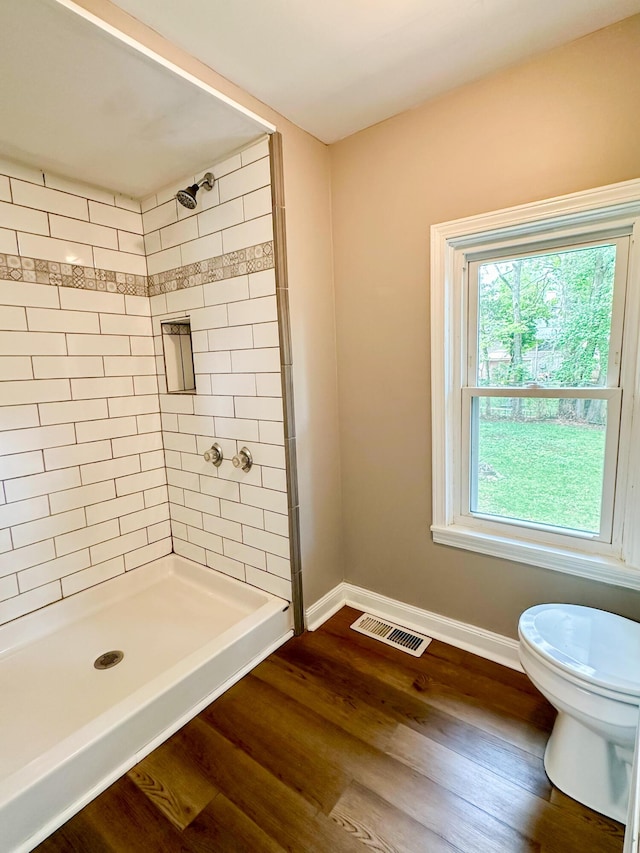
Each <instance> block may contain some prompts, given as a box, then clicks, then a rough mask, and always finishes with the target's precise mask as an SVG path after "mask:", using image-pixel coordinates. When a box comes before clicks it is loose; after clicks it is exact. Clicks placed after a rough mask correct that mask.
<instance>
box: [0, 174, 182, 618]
mask: <svg viewBox="0 0 640 853" xmlns="http://www.w3.org/2000/svg"><path fill="white" fill-rule="evenodd" d="M2 166H3V164H0V171H2ZM7 171H8V172H9V174H8V175H6V176H0V197H1V198H2V203H1V204H0V224H1V225H2V229H3V232H2V233H3V234H4V235H5V239H6V233H8V234H9V235H10V240H9V242H10V243H11V244H12V245H13V248H12V250H11V254H16V253H17V251H18V248H19V249H20V251H21V253H22V256H20V257H11V256H9V255H6V256H5V257H4V258H2V259H1V262H0V321H1V322H0V326H1V327H2V330H3V331H1V332H0V479H1V480H2V485H1V486H0V495H1V501H0V504H1V505H0V552H1V553H0V623H3V622H6V621H7V620H10V619H14V618H16V617H18V616H21V615H22V614H24V613H28V612H30V611H31V610H34V609H37V608H39V607H44V606H45V605H47V604H50V603H51V602H53V601H55V600H57V599H59V598H61V597H63V596H66V595H71V594H73V593H75V592H78V591H80V590H82V589H85V588H86V587H88V586H91V585H93V584H96V583H100V582H101V581H103V580H106V579H107V578H110V577H113V576H114V575H116V574H119V573H121V572H124V571H125V569H127V568H132V567H134V566H135V565H140V564H141V563H143V562H147V561H148V560H151V559H155V557H156V556H158V555H160V554H168V553H170V552H171V533H170V528H169V505H168V493H167V488H166V473H165V468H164V457H163V453H162V436H161V433H160V415H159V411H160V410H159V401H158V394H157V377H156V375H155V374H156V363H155V358H154V354H153V337H152V324H151V323H152V321H151V317H150V306H149V299H148V298H147V297H146V296H143V295H133V293H134V292H136V289H137V290H138V291H139V290H140V282H141V280H140V279H138V280H137V282H136V280H135V279H131V277H129V278H127V276H126V273H127V272H131V273H136V274H139V275H141V276H145V278H144V279H142V281H144V282H146V273H147V270H146V259H145V258H144V255H140V252H139V250H137V249H136V248H134V247H139V246H141V245H142V239H143V238H142V216H141V213H140V207H139V204H138V203H136V202H135V201H133V200H131V199H129V200H127V199H124V197H121V196H119V197H118V198H117V199H116V198H115V197H114V196H113V195H112V194H111V195H110V194H109V193H107V192H105V191H103V190H99V189H95V188H90V187H85V186H83V185H80V184H74V183H73V182H72V181H69V180H67V179H62V178H56V177H54V176H49V175H42V173H39V172H35V171H34V172H29V171H24V172H23V171H22V170H21V169H18V168H14V167H12V168H10V169H7ZM0 242H1V241H0ZM0 251H3V249H2V247H0ZM101 253H102V254H101ZM134 253H135V254H134ZM132 256H134V257H135V262H133V261H132ZM34 259H38V260H35V261H34ZM47 262H50V263H47ZM78 264H82V265H83V267H84V269H82V268H79V267H78V266H77V265H78ZM103 268H106V269H109V270H111V271H112V273H111V274H110V275H109V276H108V278H107V276H106V275H104V276H102V277H101V278H100V277H98V278H96V274H95V273H94V274H93V275H92V270H99V269H103ZM116 273H122V275H116ZM63 274H64V275H68V276H69V277H71V278H73V276H74V274H75V275H77V276H79V279H80V280H78V281H76V282H74V283H75V284H76V285H79V287H80V288H81V289H76V288H75V287H73V286H69V285H70V284H71V282H70V281H64V282H63V279H62V275H63ZM43 276H46V277H43ZM56 276H58V277H59V278H56ZM38 282H40V283H38ZM136 283H137V288H136ZM62 284H66V285H67V286H58V285H62ZM127 285H129V286H127ZM89 287H93V288H95V289H88V288H89ZM85 288H87V289H85ZM98 288H100V289H98ZM118 289H119V290H120V292H117V291H118ZM108 291H112V292H108ZM132 291H133V292H132ZM140 380H145V381H146V380H152V384H151V385H150V386H149V385H144V382H143V383H142V384H140ZM146 419H152V420H146ZM101 466H102V467H101ZM134 478H135V479H134ZM127 559H128V564H127Z"/></svg>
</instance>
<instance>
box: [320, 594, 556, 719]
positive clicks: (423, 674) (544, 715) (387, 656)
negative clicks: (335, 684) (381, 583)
mask: <svg viewBox="0 0 640 853" xmlns="http://www.w3.org/2000/svg"><path fill="white" fill-rule="evenodd" d="M354 612H355V613H356V614H357V611H354ZM348 623H349V620H348V619H345V614H344V613H343V611H340V612H339V613H337V614H336V615H335V616H334V617H332V619H330V620H329V622H327V623H326V630H325V631H323V632H322V633H321V634H320V635H319V636H336V637H340V639H341V642H342V643H345V642H347V643H348V644H349V647H350V648H351V649H352V648H359V649H363V650H367V651H370V652H372V653H373V654H375V655H376V656H377V657H378V658H382V659H384V660H386V661H387V662H390V663H391V665H394V664H395V662H396V660H397V657H396V655H397V650H396V649H394V648H392V647H391V646H388V645H386V644H385V643H380V642H379V641H377V640H374V639H372V638H371V637H367V636H365V635H364V634H360V633H359V632H357V631H353V630H351V629H350V627H348ZM323 627H324V626H323ZM316 636H318V635H316ZM443 646H444V644H443V643H439V642H438V641H437V640H434V641H433V642H432V643H431V645H430V646H429V647H428V648H427V650H426V651H425V653H424V654H423V655H422V656H421V657H419V658H416V657H412V656H407V663H406V664H405V665H404V666H403V670H405V671H406V672H407V673H413V674H414V677H415V678H416V680H418V681H424V680H427V681H435V682H438V683H439V684H442V685H445V686H449V687H453V688H455V689H456V690H458V691H460V692H461V693H463V694H464V695H467V696H470V697H474V698H475V699H478V700H481V701H482V702H483V703H484V704H485V706H486V707H488V708H495V709H501V710H503V711H506V713H507V714H508V715H509V717H517V718H522V719H523V720H526V721H527V722H528V723H531V724H533V725H537V726H539V727H541V728H542V729H544V730H546V729H547V727H548V725H549V724H550V723H553V719H554V717H555V712H554V711H553V709H552V708H550V706H549V704H548V702H546V701H545V700H544V698H543V697H542V696H541V695H540V694H539V693H538V692H537V691H532V690H531V686H530V685H531V683H530V682H529V681H528V679H527V677H526V676H525V675H524V674H523V673H518V672H514V671H513V670H509V669H508V668H507V667H500V669H499V672H500V674H501V676H502V678H501V679H500V680H497V679H496V678H494V677H491V676H490V675H487V674H485V672H484V671H483V670H484V669H485V668H486V667H485V666H480V665H478V666H475V665H471V658H472V657H473V656H469V655H468V654H467V656H466V657H462V658H460V660H461V663H455V662H453V661H452V660H449V659H448V658H447V657H446V656H444V655H442V653H438V650H439V649H441V648H442V647H443ZM484 663H485V664H487V663H489V662H484ZM495 667H496V665H495V664H494V665H493V668H494V669H495ZM497 684H499V685H500V689H499V690H497V689H496V685H497Z"/></svg>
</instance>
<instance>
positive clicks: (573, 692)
mask: <svg viewBox="0 0 640 853" xmlns="http://www.w3.org/2000/svg"><path fill="white" fill-rule="evenodd" d="M518 634H519V637H520V647H519V651H520V661H521V663H522V666H523V669H524V671H525V672H526V674H527V675H528V676H529V678H530V679H531V681H532V682H533V683H534V684H535V686H536V687H537V688H538V690H539V691H540V692H541V693H542V694H543V695H544V696H545V697H546V698H547V699H548V700H549V702H550V703H551V704H552V705H553V706H554V708H556V710H557V711H558V716H557V719H556V721H555V724H554V727H553V731H552V733H551V737H550V738H549V742H548V743H547V748H546V750H545V754H544V766H545V770H546V772H547V776H548V777H549V779H550V780H551V782H553V784H554V785H555V786H556V787H557V788H559V789H560V790H561V791H563V792H564V793H565V794H568V795H569V796H570V797H573V799H575V800H578V802H580V803H583V804H584V805H586V806H589V807H590V808H592V809H594V810H595V811H597V812H600V813H601V814H604V815H607V816H608V817H611V818H614V819H615V820H618V821H621V822H622V823H624V822H625V821H626V818H627V804H628V800H629V782H630V776H631V765H632V762H633V753H634V744H635V737H636V729H637V726H638V708H639V705H640V624H639V623H637V622H632V621H631V620H630V619H625V618H623V617H622V616H616V615H615V614H613V613H607V612H605V611H603V610H595V609H593V608H591V607H581V606H579V605H575V604H539V605H537V606H535V607H530V608H529V609H528V610H525V612H524V613H523V614H522V616H521V617H520V623H519V626H518Z"/></svg>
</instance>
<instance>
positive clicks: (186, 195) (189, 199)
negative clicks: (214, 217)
mask: <svg viewBox="0 0 640 853" xmlns="http://www.w3.org/2000/svg"><path fill="white" fill-rule="evenodd" d="M214 182H215V178H214V177H213V174H212V173H211V172H207V174H206V175H205V176H204V177H203V178H201V179H200V180H199V181H198V183H197V184H192V185H191V186H190V187H186V188H185V189H184V190H178V192H177V193H176V198H177V199H178V201H179V202H180V204H181V205H182V206H183V207H186V208H187V209H188V210H193V209H194V208H195V207H196V205H197V204H198V201H197V199H196V195H197V193H198V190H199V189H201V188H202V187H204V188H205V190H212V189H213V184H214Z"/></svg>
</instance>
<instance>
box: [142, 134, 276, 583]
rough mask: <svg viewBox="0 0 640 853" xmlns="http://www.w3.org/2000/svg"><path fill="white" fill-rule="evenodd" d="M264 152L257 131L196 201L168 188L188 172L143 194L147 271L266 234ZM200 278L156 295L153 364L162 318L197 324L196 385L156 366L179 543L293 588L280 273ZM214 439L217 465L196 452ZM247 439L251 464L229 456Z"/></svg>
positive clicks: (202, 557)
mask: <svg viewBox="0 0 640 853" xmlns="http://www.w3.org/2000/svg"><path fill="white" fill-rule="evenodd" d="M268 154H269V150H268V145H267V144H266V142H261V143H259V144H258V145H255V146H253V147H252V148H250V149H248V150H247V151H245V152H243V153H242V155H237V156H235V157H232V158H230V159H229V160H227V161H225V163H223V164H218V165H217V166H213V167H212V169H211V171H212V172H213V173H214V175H215V177H216V186H215V187H214V190H212V191H211V192H207V191H206V190H201V191H200V193H199V194H198V207H197V208H196V210H195V211H193V212H190V213H187V211H185V210H184V209H183V208H181V206H180V205H179V204H178V203H177V202H176V200H175V199H174V198H173V195H174V194H175V191H176V189H177V188H178V187H179V186H182V185H186V184H187V183H192V181H191V179H185V181H184V184H180V185H176V186H172V187H170V188H167V190H166V191H161V192H160V193H158V194H157V196H156V198H155V200H154V199H147V200H146V201H145V202H144V203H143V210H144V213H143V219H144V222H145V244H146V245H147V250H148V252H149V255H148V262H149V274H150V275H151V276H155V275H157V274H158V273H163V272H166V271H168V270H172V273H167V277H169V276H170V277H171V278H172V279H178V280H179V279H180V278H181V277H186V275H187V274H189V275H194V274H195V275H196V276H197V275H198V268H197V267H196V268H195V270H193V269H189V270H185V271H184V273H183V275H182V276H181V275H180V273H179V272H178V273H174V272H173V271H174V270H175V267H177V266H179V265H182V266H183V267H186V266H187V265H193V264H196V263H197V262H198V261H201V260H203V259H209V258H212V257H215V256H218V255H220V253H222V252H225V253H230V252H236V251H238V252H239V253H240V252H242V250H243V249H246V248H249V247H251V246H254V245H255V244H258V243H267V242H268V241H271V240H273V227H272V221H271V191H270V169H269V157H268ZM199 177H200V175H197V176H194V179H195V178H199ZM154 201H155V203H154ZM150 229H153V230H150ZM178 257H179V258H180V261H179V262H178V261H177V258H178ZM225 260H226V256H225ZM229 260H230V261H233V262H237V261H236V259H235V258H230V259H229ZM239 260H240V261H241V260H242V257H240V258H239ZM198 281H199V280H198V279H197V278H196V279H194V282H193V283H192V284H191V286H188V287H182V288H181V289H175V285H174V289H173V290H168V291H167V292H166V293H160V294H158V295H155V296H152V297H151V311H152V315H153V323H154V333H155V341H156V353H157V356H158V363H159V364H161V363H162V342H161V337H160V322H161V321H162V320H166V319H173V318H177V317H184V316H188V317H189V318H190V321H191V329H192V344H193V353H194V367H195V374H196V389H197V394H195V395H188V394H166V393H165V391H166V385H165V383H164V377H163V376H162V372H163V371H162V370H161V369H159V371H158V373H159V383H160V411H161V413H162V424H163V439H164V447H165V456H166V465H167V479H168V483H169V505H170V510H171V528H172V533H173V543H174V550H175V551H176V553H178V554H182V555H183V556H185V557H189V558H190V559H193V560H196V561H197V562H199V563H202V564H204V565H207V566H210V567H211V568H214V569H216V570H218V571H220V572H224V573H225V574H228V575H231V576H232V577H235V578H238V579H240V580H243V581H247V582H248V583H250V584H253V585H254V586H258V587H260V588H261V589H264V590H267V591H268V592H272V593H275V594H276V595H280V596H282V597H283V598H287V599H290V598H291V579H290V578H291V573H290V570H289V571H287V567H288V566H289V562H288V558H289V540H288V515H287V512H288V504H287V493H286V472H285V454H284V430H283V409H282V391H281V378H280V350H279V343H278V337H277V319H278V318H277V308H276V298H275V272H274V270H273V269H264V270H261V271H258V272H249V271H245V268H244V267H240V268H238V269H235V270H234V274H233V275H232V277H227V278H224V279H222V280H219V281H211V282H207V283H196V282H198ZM274 331H275V335H274ZM271 427H275V429H272V428H271ZM261 432H262V433H263V434H264V438H261ZM214 441H217V442H218V443H219V444H220V445H221V446H222V448H223V451H224V457H225V458H224V462H223V463H222V465H221V466H220V467H219V468H216V467H215V466H213V465H212V464H211V463H207V462H205V461H204V459H203V455H202V454H203V453H204V451H205V450H208V449H209V448H210V447H211V445H212V444H213V442H214ZM244 446H247V447H248V448H249V450H250V451H251V453H252V455H253V459H254V465H253V467H252V468H251V470H250V471H249V472H244V471H242V470H239V469H236V468H234V467H233V465H232V464H231V459H232V458H233V456H234V455H236V454H237V453H238V451H239V450H240V449H241V448H242V447H244ZM274 519H277V521H274Z"/></svg>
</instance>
